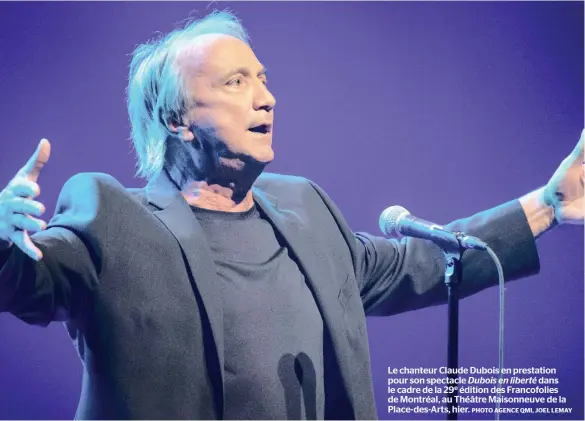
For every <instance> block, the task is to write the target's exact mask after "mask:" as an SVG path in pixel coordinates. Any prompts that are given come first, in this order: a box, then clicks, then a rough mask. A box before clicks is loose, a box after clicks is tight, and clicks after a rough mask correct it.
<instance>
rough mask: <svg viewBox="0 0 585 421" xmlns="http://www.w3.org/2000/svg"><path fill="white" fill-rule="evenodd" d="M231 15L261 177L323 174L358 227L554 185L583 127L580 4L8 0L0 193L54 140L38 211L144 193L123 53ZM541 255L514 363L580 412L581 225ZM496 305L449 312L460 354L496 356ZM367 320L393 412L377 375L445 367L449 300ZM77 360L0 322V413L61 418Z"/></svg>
mask: <svg viewBox="0 0 585 421" xmlns="http://www.w3.org/2000/svg"><path fill="white" fill-rule="evenodd" d="M223 7H230V8H231V9H232V10H234V11H235V12H236V13H237V14H238V16H240V17H241V18H242V20H243V23H244V25H246V27H247V28H248V29H249V31H250V34H251V37H252V41H253V45H254V47H255V49H256V52H257V55H258V56H259V58H260V60H261V61H262V62H263V63H264V64H265V65H266V67H267V68H268V70H269V72H270V82H269V85H270V88H271V89H272V91H273V93H274V94H275V96H276V98H277V101H278V104H277V107H276V126H275V129H276V132H275V151H276V160H275V161H274V162H273V163H272V164H271V165H270V166H269V170H270V171H272V172H280V173H289V174H298V175H303V176H306V177H308V178H311V179H313V180H314V181H316V182H317V183H319V184H320V185H321V186H322V187H323V188H324V189H325V190H326V191H327V192H328V193H329V195H330V196H331V197H332V198H333V200H334V201H335V202H336V203H337V204H338V206H339V207H340V209H341V210H342V212H343V213H344V215H345V216H346V218H347V220H348V221H349V223H350V225H351V226H352V228H353V229H355V230H365V231H369V232H374V233H376V232H378V228H377V221H378V215H379V214H380V212H381V211H382V210H383V209H384V208H385V207H387V206H389V205H392V204H402V205H403V206H405V207H406V208H408V209H409V210H411V212H413V213H415V214H417V215H420V216H421V217H424V218H426V219H430V220H434V221H437V222H440V223H446V222H448V221H450V220H452V219H455V218H459V217H464V216H468V215H470V214H472V213H474V212H477V211H480V210H483V209H486V208H489V207H493V206H496V205H498V204H500V203H502V202H505V201H508V200H510V199H513V198H515V197H519V196H521V195H522V194H524V193H526V192H528V191H530V190H532V189H534V188H536V187H538V186H539V185H542V184H543V183H545V182H546V181H547V180H548V178H549V177H550V175H551V174H552V173H553V172H554V170H555V169H556V167H557V166H558V164H559V163H560V161H561V160H562V159H563V158H564V157H565V156H566V155H567V154H568V153H569V152H570V151H571V149H572V148H573V146H574V145H575V143H576V141H577V139H578V137H579V133H580V131H581V129H582V127H583V125H584V124H583V111H584V110H583V4H582V3H577V2H572V3H544V2H543V3H540V2H539V3H524V2H522V3H463V2H455V3H402V2H401V3H316V4H309V3H217V2H216V3H213V4H212V5H211V6H209V5H208V3H191V2H184V3H164V4H163V3H137V2H130V3H45V4H42V3H22V4H17V3H1V4H0V123H1V124H0V127H1V131H0V139H1V140H0V184H1V185H5V184H6V183H7V182H8V181H9V179H10V178H11V177H12V176H13V174H14V173H15V171H16V170H17V169H18V168H19V167H20V166H21V165H23V164H24V162H25V161H26V159H27V158H28V156H29V155H30V154H31V153H32V151H33V150H34V148H35V146H36V143H37V142H38V140H39V139H40V138H42V137H47V138H48V139H49V140H51V141H52V145H53V154H52V156H51V160H50V162H49V164H48V165H47V166H46V168H45V170H43V174H42V176H41V179H40V183H41V187H42V190H43V192H42V195H41V198H42V200H43V201H44V202H45V204H46V205H47V208H48V209H49V210H50V212H48V213H49V214H51V213H52V210H53V209H54V206H55V202H56V198H57V195H58V193H59V191H60V188H61V186H62V185H63V183H64V182H65V180H67V179H68V178H69V177H71V176H72V175H73V174H75V173H77V172H84V171H100V172H107V173H110V174H112V175H113V176H114V177H116V178H117V179H118V180H120V181H121V182H122V183H123V184H125V185H127V186H129V187H130V186H142V185H143V181H142V180H140V179H135V178H134V177H133V174H134V156H133V153H132V151H131V147H130V142H129V141H128V140H127V139H128V133H129V125H128V121H127V114H126V110H125V102H124V89H125V86H126V78H127V65H128V63H129V55H128V54H129V53H130V52H131V51H132V50H133V48H134V47H135V45H137V44H138V43H141V42H144V41H146V40H147V39H149V38H151V37H152V36H153V35H154V34H155V31H162V32H166V31H169V30H171V29H172V28H174V27H175V25H176V24H179V23H181V22H183V21H184V19H185V18H187V17H188V16H190V15H191V16H196V17H197V16H201V15H203V14H205V13H207V12H208V11H210V10H212V8H223ZM538 248H539V251H540V255H541V265H542V270H541V273H540V274H539V275H538V276H534V277H531V278H529V279H523V280H520V281H517V282H514V283H512V284H509V286H508V287H507V289H506V293H507V295H506V306H507V307H506V354H505V355H506V356H505V361H506V366H508V367H531V366H536V367H540V366H548V367H554V368H556V369H557V370H558V377H559V379H560V384H559V385H558V387H559V389H560V394H561V395H563V396H565V397H566V398H567V399H568V403H567V405H557V406H571V407H573V408H574V409H573V413H572V414H571V416H568V417H567V416H566V417H565V418H569V419H583V395H584V391H583V332H584V326H583V253H584V250H583V228H582V227H574V226H567V227H561V228H559V229H556V230H555V231H554V232H551V233H549V234H547V235H546V236H545V237H544V238H542V239H541V240H539V242H538ZM497 306H498V301H497V290H496V289H495V288H493V289H491V290H488V291H484V292H483V293H480V294H477V295H476V296H474V297H471V298H469V299H466V300H464V301H463V302H462V303H461V310H460V314H461V326H460V342H461V346H460V363H461V365H464V366H469V365H473V366H478V367H479V366H486V367H493V366H497V337H498V336H497V333H498V332H497V320H498V319H497V310H498V307H497ZM368 326H369V332H370V345H371V354H372V370H373V376H374V386H375V390H376V400H377V404H378V412H379V416H380V418H382V419H389V418H392V416H389V415H388V414H386V399H387V397H388V396H387V393H386V378H387V375H386V369H387V367H388V366H393V367H401V366H409V367H416V366H423V367H437V366H442V365H445V362H446V358H445V354H446V351H445V349H446V340H445V335H446V307H436V308H430V309H425V310H422V311H418V312H413V313H407V314H403V315H399V316H395V317H392V318H371V319H369V320H368ZM81 369H82V368H81V364H80V362H79V359H78V357H77V356H76V354H75V351H74V349H73V347H72V346H71V344H70V341H69V338H68V337H67V335H66V332H65V329H63V327H62V326H61V325H60V324H52V325H50V326H49V327H48V328H46V329H41V328H38V327H30V326H28V325H25V324H24V323H22V322H21V321H19V320H17V319H15V318H14V317H12V316H10V315H5V314H4V315H0V418H28V419H36V418H43V419H50V418H71V417H73V414H74V412H75V408H76V405H77V400H78V396H79V390H80V379H81ZM152 386H153V387H156V385H154V384H153V385H152ZM511 406H514V405H511ZM549 406H550V405H549ZM552 406H555V405H552ZM407 418H413V416H412V415H411V416H408V417H407ZM423 418H431V417H430V416H425V417H423ZM435 418H440V419H442V418H444V417H443V416H438V415H437V416H436V417H435ZM460 418H461V419H469V418H471V417H470V416H465V415H461V416H460ZM476 418H480V417H479V416H477V417H476ZM481 418H492V419H493V415H492V416H489V417H488V416H487V415H486V416H483V417H481ZM502 418H503V419H504V418H512V416H502ZM515 418H530V419H535V418H537V417H536V416H535V415H532V416H530V417H528V416H516V417H515ZM539 418H542V419H544V418H549V419H553V418H554V419H558V418H562V416H558V415H549V416H541V417H539Z"/></svg>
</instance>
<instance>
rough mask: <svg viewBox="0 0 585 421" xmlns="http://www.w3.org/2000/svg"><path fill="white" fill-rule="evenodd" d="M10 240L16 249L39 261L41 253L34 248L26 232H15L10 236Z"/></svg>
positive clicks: (41, 256)
mask: <svg viewBox="0 0 585 421" xmlns="http://www.w3.org/2000/svg"><path fill="white" fill-rule="evenodd" d="M10 240H11V241H12V242H13V243H14V245H15V246H16V247H18V248H19V249H21V250H22V251H23V252H25V253H26V254H27V255H28V256H29V257H30V258H31V259H34V260H37V261H38V260H41V259H42V258H43V252H41V251H40V250H39V249H38V247H37V246H35V245H34V244H33V242H32V240H31V239H30V237H29V235H28V233H27V232H26V231H16V232H14V233H13V234H12V235H11V236H10Z"/></svg>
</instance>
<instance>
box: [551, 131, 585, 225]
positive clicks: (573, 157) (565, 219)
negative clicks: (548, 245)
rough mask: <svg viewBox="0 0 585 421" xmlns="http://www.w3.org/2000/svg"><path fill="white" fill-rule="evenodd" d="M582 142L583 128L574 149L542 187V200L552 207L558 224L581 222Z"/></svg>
mask: <svg viewBox="0 0 585 421" xmlns="http://www.w3.org/2000/svg"><path fill="white" fill-rule="evenodd" d="M584 144H585V130H583V131H582V132H581V138H580V139H579V142H578V143H577V146H575V149H573V151H572V152H571V154H570V155H569V156H567V157H566V158H565V159H564V160H563V162H561V165H560V166H559V168H557V170H556V171H555V173H554V174H553V176H552V178H551V179H550V181H549V182H548V183H547V185H546V186H545V188H544V201H545V203H546V204H547V205H548V206H552V207H553V209H554V216H555V219H556V221H557V222H558V223H559V224H580V225H582V224H583V216H584V213H585V210H584V209H583V207H584V206H585V202H584V201H583V183H584V180H585V176H584V170H585V161H584V159H585V158H584V154H583V148H584Z"/></svg>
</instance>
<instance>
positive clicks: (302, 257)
mask: <svg viewBox="0 0 585 421" xmlns="http://www.w3.org/2000/svg"><path fill="white" fill-rule="evenodd" d="M252 190H253V193H254V200H255V202H256V204H257V205H258V206H259V207H260V209H261V210H262V211H263V212H264V213H265V214H266V216H267V217H268V219H269V220H270V221H271V222H272V225H273V227H274V228H275V229H276V230H277V231H278V233H280V235H281V236H282V237H283V238H284V240H285V241H286V243H288V245H289V250H290V251H291V252H292V254H293V255H294V256H295V258H296V262H297V263H298V265H299V269H300V270H301V271H302V272H303V274H304V275H305V279H306V282H307V285H308V286H309V288H310V289H311V291H312V292H313V296H314V298H315V301H316V302H317V306H318V307H319V310H320V312H321V315H322V317H323V322H324V324H325V326H326V327H327V328H328V330H329V332H330V335H331V340H332V342H333V347H334V349H335V353H336V357H337V361H338V366H339V368H340V370H341V374H342V378H343V379H344V386H345V387H346V390H347V391H348V397H349V400H350V403H351V405H352V407H353V408H355V405H354V401H353V397H354V396H355V394H354V391H353V390H352V389H353V388H352V384H353V382H352V381H351V376H352V372H351V370H350V369H349V368H350V367H351V356H350V355H349V353H348V349H349V344H348V343H347V337H346V335H345V332H346V330H347V328H346V326H345V323H344V321H343V311H342V308H341V305H340V304H339V299H338V293H339V291H338V289H336V288H335V287H333V285H332V284H331V282H328V280H329V279H330V278H331V276H332V275H331V274H330V273H328V272H327V268H328V266H327V265H324V264H323V262H325V261H327V260H328V259H329V257H328V256H327V255H326V253H325V250H324V246H323V245H322V244H320V243H319V241H318V238H316V236H315V235H313V234H312V233H311V231H310V230H309V229H308V227H309V224H307V223H304V222H303V221H301V220H300V219H299V217H298V216H297V215H296V214H295V213H294V212H293V211H291V210H288V209H281V208H279V207H278V203H277V201H276V198H275V197H274V196H271V195H270V194H268V193H266V192H264V191H262V190H259V189H258V188H253V189H252Z"/></svg>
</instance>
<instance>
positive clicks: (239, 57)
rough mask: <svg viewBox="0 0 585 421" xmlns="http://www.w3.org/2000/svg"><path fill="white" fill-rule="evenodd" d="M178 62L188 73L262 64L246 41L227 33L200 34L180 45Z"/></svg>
mask: <svg viewBox="0 0 585 421" xmlns="http://www.w3.org/2000/svg"><path fill="white" fill-rule="evenodd" d="M177 64H178V65H179V66H180V67H181V69H182V70H183V71H187V72H188V73H193V72H195V73H206V72H208V71H209V72H217V71H221V70H225V69H229V68H233V67H238V66H246V65H251V66H260V67H261V65H260V63H259V62H258V59H257V58H256V55H255V54H254V52H253V51H252V49H251V48H250V46H249V45H247V44H246V43H245V42H244V41H242V40H240V39H238V38H235V37H232V36H230V35H225V34H205V35H199V36H197V37H195V38H194V39H192V40H190V41H188V42H186V43H185V44H184V45H182V46H181V47H180V51H179V53H178V54H177Z"/></svg>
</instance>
